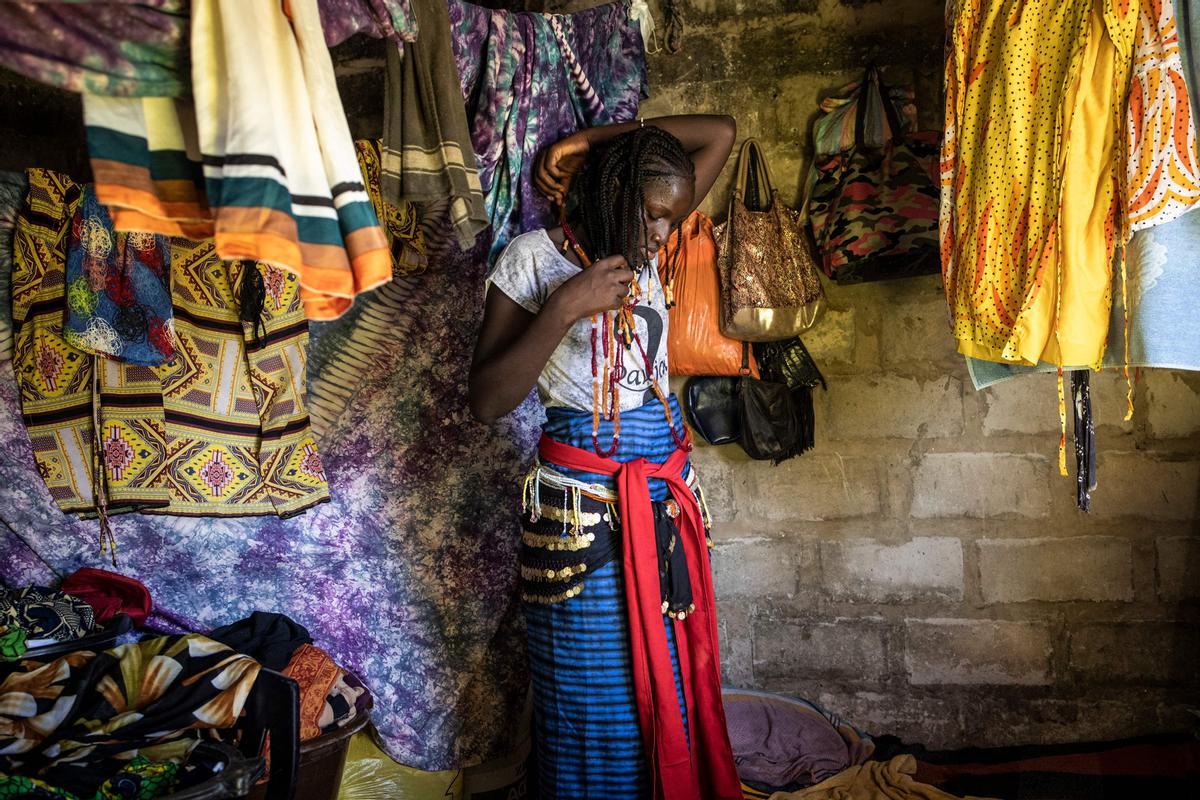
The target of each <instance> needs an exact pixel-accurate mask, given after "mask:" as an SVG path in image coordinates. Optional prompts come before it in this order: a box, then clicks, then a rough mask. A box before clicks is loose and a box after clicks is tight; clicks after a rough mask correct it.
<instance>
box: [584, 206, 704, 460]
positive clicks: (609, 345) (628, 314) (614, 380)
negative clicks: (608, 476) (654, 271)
mask: <svg viewBox="0 0 1200 800" xmlns="http://www.w3.org/2000/svg"><path fill="white" fill-rule="evenodd" d="M562 230H563V248H562V249H563V252H564V253H565V252H566V251H567V248H568V247H570V248H571V249H572V250H574V251H575V255H576V257H578V258H579V263H580V264H583V267H584V269H587V268H588V267H590V266H591V265H592V260H591V259H590V258H588V256H587V253H586V252H584V249H583V247H582V246H581V245H580V244H579V240H578V239H577V238H575V232H574V231H572V230H571V226H570V225H568V224H567V222H566V220H564V221H563V222H562ZM638 280H639V275H638V273H637V272H635V273H634V280H633V284H632V286H631V287H630V294H629V300H628V301H627V302H625V303H624V304H623V305H622V306H621V310H620V311H618V312H617V314H616V316H615V317H610V316H609V312H607V311H604V312H602V313H600V314H593V315H592V337H591V338H592V449H594V450H595V451H596V455H598V456H600V457H601V458H611V457H612V455H613V454H614V453H616V452H617V448H618V446H619V445H620V440H621V396H620V388H621V387H620V382H621V380H622V379H623V378H624V377H625V359H624V356H623V355H622V353H621V350H620V348H619V347H618V346H617V334H616V328H617V327H620V330H621V338H622V339H624V345H625V348H626V349H628V348H629V347H630V346H632V345H633V344H636V345H637V348H638V352H639V353H640V354H641V356H642V363H643V364H644V365H645V368H646V379H647V380H648V381H650V387H651V389H652V390H653V392H654V396H655V397H656V398H658V401H659V402H660V403H662V407H663V415H664V416H665V417H666V420H667V429H668V430H670V431H671V438H672V439H674V440H675V444H676V446H678V447H682V448H684V449H685V450H691V442H689V441H688V440H687V438H686V437H685V436H683V435H681V434H680V433H678V432H677V431H676V430H675V420H673V419H672V418H671V406H670V404H669V403H668V402H667V397H666V395H665V394H664V393H663V391H662V389H661V388H660V387H659V385H658V381H657V380H656V379H655V377H654V365H653V364H651V363H650V356H649V355H648V354H647V353H646V348H645V347H643V346H642V340H641V338H640V337H639V336H638V335H637V326H636V325H635V324H634V320H633V309H634V308H635V307H636V306H637V302H638V299H639V298H640V296H641V288H640V286H639V285H638ZM647 291H649V284H647ZM597 342H599V343H600V345H601V347H600V348H597V346H596V345H597ZM600 355H603V359H604V361H603V371H602V370H601V368H600V364H599V363H598V357H599V356H600ZM601 417H603V418H604V419H607V420H611V421H612V424H613V437H612V443H611V444H610V445H609V447H608V448H601V447H600V419H601Z"/></svg>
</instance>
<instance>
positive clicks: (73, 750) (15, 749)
mask: <svg viewBox="0 0 1200 800" xmlns="http://www.w3.org/2000/svg"><path fill="white" fill-rule="evenodd" d="M260 669H261V668H260V667H259V664H258V662H256V661H255V660H254V659H252V658H250V657H249V656H244V655H241V654H239V653H235V652H233V651H232V650H230V649H229V648H228V647H226V646H225V645H223V644H220V643H218V642H214V641H213V640H211V639H208V638H205V637H203V636H198V635H188V636H160V637H154V638H150V639H145V640H143V641H141V642H139V643H137V644H124V645H120V646H118V647H115V648H113V649H111V650H106V651H104V652H101V653H95V652H92V651H90V650H80V651H76V652H74V653H69V654H67V655H65V656H62V657H61V658H57V659H54V660H52V661H45V662H42V661H36V660H32V659H31V660H25V661H22V662H20V664H18V665H17V667H16V668H15V669H14V670H13V671H12V672H9V673H8V674H7V676H6V677H5V678H4V680H3V681H2V682H0V753H3V755H0V772H3V773H5V774H9V775H12V774H17V775H25V776H29V777H35V778H38V779H40V780H44V781H46V782H48V783H50V784H51V785H53V786H55V787H58V788H61V789H65V790H67V791H68V792H72V793H74V794H76V795H82V796H90V795H91V793H93V792H95V791H96V790H97V788H98V787H99V786H100V785H101V784H102V783H104V782H105V781H106V780H107V779H108V778H111V777H112V776H114V775H115V774H116V773H118V772H119V771H120V770H121V768H122V766H124V765H125V764H126V763H127V762H128V761H129V760H130V759H132V758H134V757H136V756H139V755H140V756H143V757H145V758H147V759H150V760H151V761H175V762H183V761H186V760H187V757H188V755H189V754H190V753H191V751H192V749H193V748H194V747H195V746H196V744H197V743H198V742H199V739H198V738H196V732H197V731H200V730H206V729H207V730H221V729H225V728H231V727H233V725H235V724H236V723H237V720H238V717H239V716H240V715H241V713H242V708H243V707H244V705H245V703H246V698H247V696H248V695H249V694H250V690H251V689H252V688H253V687H254V682H255V680H256V679H257V677H258V672H259V670H260Z"/></svg>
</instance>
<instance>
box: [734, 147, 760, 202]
mask: <svg viewBox="0 0 1200 800" xmlns="http://www.w3.org/2000/svg"><path fill="white" fill-rule="evenodd" d="M757 145H758V140H757V139H755V138H754V137H752V136H751V137H747V138H746V141H744V142H742V149H741V150H739V151H738V167H737V180H736V181H734V184H733V192H734V194H735V195H737V196H738V197H739V198H744V197H745V196H746V169H747V167H749V165H750V149H751V148H752V147H756V146H757ZM731 200H732V198H731Z"/></svg>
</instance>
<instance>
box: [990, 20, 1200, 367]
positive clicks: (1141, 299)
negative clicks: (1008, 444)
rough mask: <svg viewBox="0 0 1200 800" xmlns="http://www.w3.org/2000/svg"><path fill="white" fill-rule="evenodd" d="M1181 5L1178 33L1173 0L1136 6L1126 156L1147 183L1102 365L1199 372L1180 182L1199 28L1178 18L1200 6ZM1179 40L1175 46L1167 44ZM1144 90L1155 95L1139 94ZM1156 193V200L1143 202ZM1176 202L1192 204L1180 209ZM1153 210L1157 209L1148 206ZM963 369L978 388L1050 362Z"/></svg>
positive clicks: (1196, 235)
mask: <svg viewBox="0 0 1200 800" xmlns="http://www.w3.org/2000/svg"><path fill="white" fill-rule="evenodd" d="M1194 8H1195V9H1197V10H1193V9H1194ZM1178 10H1179V12H1180V15H1179V17H1178V20H1179V22H1180V23H1181V24H1179V25H1178V30H1179V32H1180V35H1178V36H1177V35H1176V33H1175V31H1176V16H1175V15H1174V14H1173V13H1172V6H1171V3H1170V0H1166V2H1163V3H1161V4H1155V3H1145V4H1143V6H1142V12H1141V27H1140V28H1139V31H1140V33H1139V50H1138V52H1139V60H1138V63H1137V64H1136V65H1135V71H1136V72H1135V78H1137V77H1138V75H1137V74H1136V73H1142V74H1143V77H1141V78H1140V80H1138V81H1136V82H1135V84H1134V94H1133V95H1132V97H1131V102H1130V124H1131V126H1134V127H1133V128H1132V130H1131V136H1134V135H1135V134H1136V138H1137V140H1138V141H1140V143H1141V147H1140V148H1134V149H1131V150H1130V152H1129V153H1128V158H1129V174H1130V175H1131V176H1133V175H1141V176H1142V177H1143V178H1144V179H1146V181H1147V182H1146V190H1145V191H1134V192H1133V193H1132V194H1131V196H1130V198H1129V200H1130V206H1129V216H1130V219H1131V220H1134V223H1133V227H1134V228H1136V229H1137V230H1136V232H1135V233H1134V234H1133V238H1132V239H1131V240H1130V242H1129V245H1128V247H1127V249H1126V253H1125V264H1124V271H1123V273H1122V272H1118V273H1117V274H1116V275H1114V278H1113V287H1114V288H1113V303H1112V316H1111V317H1110V319H1109V324H1108V346H1107V347H1106V348H1105V351H1104V362H1103V365H1104V366H1105V367H1123V366H1125V365H1128V366H1131V367H1162V368H1168V369H1184V370H1191V371H1200V319H1198V318H1197V316H1196V314H1195V313H1194V312H1193V309H1194V308H1195V307H1196V304H1197V303H1200V213H1195V207H1194V206H1187V205H1185V202H1184V201H1185V199H1186V197H1187V196H1188V195H1187V194H1186V192H1185V191H1184V190H1183V189H1180V188H1178V187H1179V186H1180V185H1185V184H1186V180H1187V178H1188V175H1189V172H1188V171H1187V170H1188V169H1189V168H1190V165H1191V164H1194V163H1195V162H1194V157H1193V160H1189V159H1188V157H1187V153H1188V152H1191V153H1195V148H1196V141H1195V137H1194V130H1195V123H1194V120H1195V118H1196V114H1197V113H1200V105H1198V99H1200V69H1198V68H1200V52H1198V48H1200V37H1197V36H1195V35H1194V28H1193V27H1192V25H1186V24H1182V23H1185V22H1188V21H1189V20H1191V21H1193V24H1194V20H1195V19H1197V18H1200V7H1197V5H1196V3H1195V2H1194V0H1189V2H1187V3H1182V4H1180V5H1179V6H1178ZM1154 20H1157V25H1156V27H1155V28H1154V31H1155V33H1154V35H1150V34H1149V33H1148V32H1147V31H1148V27H1147V26H1148V25H1149V23H1150V22H1151V21H1154ZM1176 41H1178V47H1172V43H1174V42H1176ZM1146 51H1148V52H1149V55H1145V52H1146ZM1155 59H1157V61H1156V60H1155ZM1156 63H1157V64H1158V66H1157V67H1155V66H1154V64H1156ZM1148 87H1154V88H1153V91H1152V92H1151V91H1150V89H1149V88H1148ZM1147 94H1150V95H1152V96H1153V99H1152V100H1141V99H1139V98H1141V97H1142V96H1143V95H1147ZM1135 101H1136V102H1135ZM1144 109H1153V113H1149V112H1148V111H1146V110H1144ZM1168 134H1170V135H1168ZM1151 178H1152V179H1153V180H1150V179H1151ZM1155 197H1158V198H1160V200H1159V201H1158V202H1147V201H1150V200H1152V199H1153V198H1155ZM1181 208H1182V209H1184V210H1185V211H1186V209H1187V208H1191V209H1192V211H1191V212H1189V213H1176V212H1178V211H1179V210H1180V209H1181ZM1156 210H1157V212H1159V213H1156V214H1152V213H1151V212H1154V211H1156ZM1118 268H1120V265H1118ZM1126 306H1128V308H1129V313H1128V316H1126V313H1125V308H1126ZM1126 326H1128V327H1126ZM1071 366H1076V367H1082V366H1086V365H1084V364H1075V365H1071ZM967 369H968V371H969V372H970V375H971V381H972V383H973V384H974V385H975V388H976V389H984V388H986V387H988V386H991V385H992V384H995V383H998V382H1000V381H1003V380H1006V379H1008V378H1011V377H1014V376H1016V375H1023V374H1027V373H1029V372H1034V371H1043V372H1044V371H1053V370H1055V369H1056V366H1055V365H1053V364H1046V363H1042V364H1039V365H1038V366H1037V367H1036V368H1035V367H1032V366H1018V365H1014V364H999V363H995V362H988V361H981V360H978V359H974V358H967Z"/></svg>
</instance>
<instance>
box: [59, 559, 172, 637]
mask: <svg viewBox="0 0 1200 800" xmlns="http://www.w3.org/2000/svg"><path fill="white" fill-rule="evenodd" d="M59 589H60V590H62V591H64V592H66V593H67V594H70V595H73V596H74V597H78V598H79V599H80V600H83V601H84V602H85V603H87V604H88V605H90V606H91V607H92V610H93V611H94V612H95V614H96V622H98V623H105V622H108V621H109V620H111V619H113V618H115V617H116V616H118V615H120V614H124V615H125V616H127V617H129V619H131V620H132V621H133V624H134V625H141V624H142V623H143V622H145V621H146V618H147V617H148V616H150V613H151V611H153V610H154V604H153V603H152V602H151V599H150V591H149V590H148V589H147V588H146V585H145V584H143V583H142V582H141V581H139V580H137V579H136V578H128V577H126V576H124V575H118V574H117V573H115V572H107V571H105V570H102V569H93V568H92V567H84V568H83V569H77V570H75V572H73V573H71V574H70V575H68V576H67V577H65V578H63V582H62V584H60V586H59Z"/></svg>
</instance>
